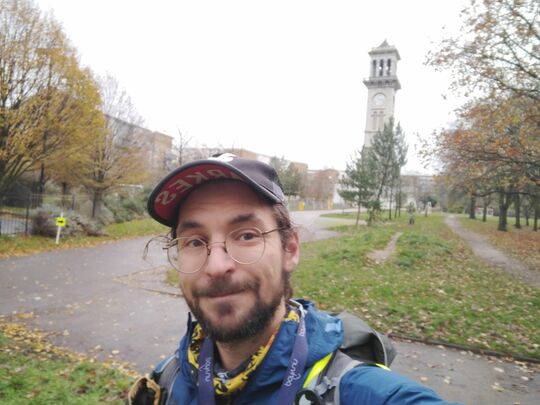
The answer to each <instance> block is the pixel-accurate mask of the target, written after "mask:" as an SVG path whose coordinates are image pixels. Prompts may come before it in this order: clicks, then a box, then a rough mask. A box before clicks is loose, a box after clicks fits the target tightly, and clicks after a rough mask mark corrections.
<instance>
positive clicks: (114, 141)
mask: <svg viewBox="0 0 540 405" xmlns="http://www.w3.org/2000/svg"><path fill="white" fill-rule="evenodd" d="M97 80H98V83H99V85H100V93H101V112H102V113H103V117H104V119H103V121H102V122H103V124H102V126H101V128H100V129H99V131H98V132H97V133H96V134H95V136H94V138H93V139H92V142H91V143H90V144H89V145H88V148H87V149H86V153H85V154H84V155H83V156H81V161H80V162H79V163H78V164H77V165H76V167H75V168H73V174H74V176H75V177H76V178H77V179H78V182H79V184H81V185H82V186H83V187H84V188H85V189H86V190H87V191H88V192H89V193H90V194H91V196H92V217H93V218H95V217H99V214H100V209H101V205H102V202H103V197H104V195H105V194H106V193H107V192H109V191H112V190H114V189H117V188H118V187H121V186H123V185H126V184H134V183H135V184H137V183H141V182H142V181H143V180H144V178H145V176H146V171H145V168H146V164H145V154H144V146H145V145H144V141H143V140H142V139H141V136H140V131H141V127H140V126H139V125H138V124H141V123H142V118H141V117H140V115H139V114H138V113H137V111H136V110H135V106H134V104H133V102H132V101H131V98H130V97H129V95H128V94H127V92H126V91H125V90H124V89H123V88H121V87H120V85H119V83H118V82H117V80H116V79H115V78H113V77H112V76H105V77H100V78H98V79H97Z"/></svg>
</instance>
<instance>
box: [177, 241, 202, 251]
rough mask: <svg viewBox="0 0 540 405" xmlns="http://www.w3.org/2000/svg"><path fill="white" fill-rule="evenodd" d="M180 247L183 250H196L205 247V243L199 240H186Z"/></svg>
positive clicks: (181, 242)
mask: <svg viewBox="0 0 540 405" xmlns="http://www.w3.org/2000/svg"><path fill="white" fill-rule="evenodd" d="M179 245H180V248H181V249H196V248H201V247H203V246H205V243H204V242H203V241H202V240H200V239H197V238H185V239H184V240H182V241H180V243H179Z"/></svg>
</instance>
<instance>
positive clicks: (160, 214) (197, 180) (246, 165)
mask: <svg viewBox="0 0 540 405" xmlns="http://www.w3.org/2000/svg"><path fill="white" fill-rule="evenodd" d="M219 179H222V180H239V181H242V182H244V183H246V184H247V185H249V186H250V187H251V188H252V189H253V190H254V191H255V192H256V193H258V194H261V195H262V196H263V197H266V198H267V199H269V200H270V201H272V202H274V203H278V204H283V205H286V201H287V200H286V198H285V194H283V188H282V186H281V182H280V181H279V178H278V175H277V173H276V171H275V170H274V168H273V167H272V166H270V165H268V164H266V163H263V162H260V161H258V160H252V159H244V158H240V157H238V156H236V155H233V154H231V153H223V154H221V155H219V156H215V157H210V158H208V159H203V160H196V161H193V162H189V163H186V164H185V165H182V166H180V167H178V168H177V169H175V170H173V171H172V172H171V173H169V174H168V175H167V176H165V178H163V180H161V181H160V182H159V184H158V185H157V186H156V187H155V188H154V190H153V191H152V193H151V194H150V197H149V198H148V213H149V214H150V216H151V217H152V218H154V219H155V220H156V221H158V222H160V223H162V224H163V225H167V226H169V227H171V228H172V227H173V226H174V224H175V221H176V218H177V216H178V208H179V206H180V203H181V202H182V201H183V200H184V198H186V197H187V195H188V194H189V193H191V192H192V191H193V190H194V189H195V188H197V186H199V185H201V184H203V183H205V182H207V181H212V180H219Z"/></svg>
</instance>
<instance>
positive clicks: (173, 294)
mask: <svg viewBox="0 0 540 405" xmlns="http://www.w3.org/2000/svg"><path fill="white" fill-rule="evenodd" d="M306 215H307V214H306ZM314 221H318V220H314ZM315 233H316V232H315ZM145 242H146V239H134V240H128V241H122V242H117V243H111V244H106V245H100V246H96V247H92V248H80V249H72V250H65V251H56V252H47V253H42V254H37V255H34V256H28V257H21V258H14V259H8V260H0V313H1V314H2V315H10V314H14V313H17V312H25V313H29V312H32V313H33V314H34V316H33V317H32V318H31V319H27V320H25V322H28V323H29V324H30V326H36V327H39V328H40V329H43V330H46V331H51V332H55V336H53V337H52V340H53V343H55V344H58V345H61V346H66V347H69V348H71V349H74V350H77V351H80V352H86V353H89V354H91V355H95V356H96V357H97V358H100V359H106V358H109V357H110V356H112V357H114V358H116V359H118V360H123V361H128V362H130V363H132V364H133V365H134V367H135V368H136V369H137V370H139V371H141V372H146V371H148V369H149V368H150V366H151V365H153V364H156V362H157V361H159V359H160V357H161V356H164V355H166V354H169V353H172V352H173V351H174V349H175V348H176V345H177V343H178V340H179V337H180V336H181V335H182V334H183V333H184V330H185V322H186V318H187V307H186V304H185V302H184V300H183V299H182V297H181V296H180V295H179V294H178V293H179V291H178V290H177V289H175V288H172V289H171V288H170V287H164V286H163V283H162V282H161V281H160V278H162V277H163V272H164V269H165V267H164V265H165V262H164V260H163V257H162V252H160V251H158V250H156V251H155V252H153V251H151V252H150V259H151V260H150V263H147V262H145V261H143V260H142V259H141V255H142V251H143V248H144V244H145ZM156 278H157V281H156ZM157 291H158V292H157ZM396 345H397V347H398V351H399V355H398V357H397V358H396V360H395V362H394V364H393V369H394V370H396V371H398V372H401V373H402V374H404V375H407V376H409V377H411V378H413V379H415V380H417V381H419V382H422V383H424V384H425V385H427V386H430V387H432V388H434V389H435V390H436V391H437V392H439V393H440V394H441V396H442V397H443V398H445V399H446V400H451V401H460V402H463V403H467V404H517V403H519V404H521V405H532V404H536V403H537V400H538V398H539V397H540V381H539V380H540V374H539V373H538V370H532V369H531V368H530V367H527V366H526V365H520V364H519V363H512V362H502V361H500V360H498V359H492V358H489V357H485V356H477V355H473V354H471V353H464V352H463V353H462V352H460V351H456V350H452V349H445V348H441V347H434V346H426V345H423V344H418V343H408V342H396ZM116 351H118V352H116ZM113 352H114V354H113Z"/></svg>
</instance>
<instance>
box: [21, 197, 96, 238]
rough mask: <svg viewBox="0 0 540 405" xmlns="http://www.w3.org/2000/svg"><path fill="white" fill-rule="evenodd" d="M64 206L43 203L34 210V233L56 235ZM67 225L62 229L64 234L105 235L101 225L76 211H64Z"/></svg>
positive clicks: (32, 214) (32, 215)
mask: <svg viewBox="0 0 540 405" xmlns="http://www.w3.org/2000/svg"><path fill="white" fill-rule="evenodd" d="M61 212H62V208H59V207H55V206H52V205H43V206H42V207H40V208H38V209H36V210H34V211H32V213H31V217H32V234H34V235H42V236H49V237H54V236H56V231H57V226H56V218H57V217H58V216H60V213H61ZM64 218H66V226H65V227H64V229H62V235H63V236H75V235H85V236H100V235H103V231H102V229H101V226H100V225H99V224H98V223H97V222H95V221H92V220H90V219H89V218H88V217H86V216H84V215H81V214H77V213H76V212H72V211H67V212H64Z"/></svg>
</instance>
